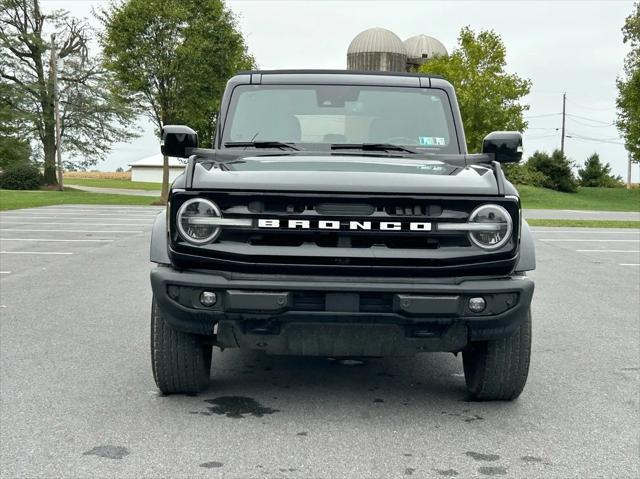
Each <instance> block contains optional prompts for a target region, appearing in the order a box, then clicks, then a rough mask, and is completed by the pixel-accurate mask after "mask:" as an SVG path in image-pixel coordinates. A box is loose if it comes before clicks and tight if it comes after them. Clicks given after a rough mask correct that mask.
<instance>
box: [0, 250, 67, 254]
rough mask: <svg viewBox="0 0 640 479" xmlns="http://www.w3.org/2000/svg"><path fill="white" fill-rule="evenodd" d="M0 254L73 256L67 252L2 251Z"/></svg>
mask: <svg viewBox="0 0 640 479" xmlns="http://www.w3.org/2000/svg"><path fill="white" fill-rule="evenodd" d="M0 254H73V253H69V252H67V251H64V252H61V251H0Z"/></svg>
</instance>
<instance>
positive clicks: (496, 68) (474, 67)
mask: <svg viewBox="0 0 640 479" xmlns="http://www.w3.org/2000/svg"><path fill="white" fill-rule="evenodd" d="M506 52H507V50H506V47H505V45H504V43H503V42H502V39H501V38H500V36H499V35H498V34H497V33H495V32H494V31H492V30H483V31H481V32H480V33H478V34H476V33H474V32H473V31H472V30H471V29H470V28H469V27H464V28H463V29H462V30H461V32H460V35H459V36H458V46H457V47H456V48H455V50H453V52H452V53H451V55H449V56H446V57H434V58H430V59H429V60H427V61H426V62H425V63H424V64H423V65H422V66H421V67H420V71H423V72H427V73H434V74H438V75H442V76H443V77H444V78H446V79H447V80H448V81H450V82H451V83H452V84H453V86H454V87H455V88H456V95H457V97H458V103H459V104H460V111H461V113H462V120H463V122H464V130H465V134H466V137H467V147H468V149H469V151H470V152H477V151H479V150H480V148H481V147H482V139H483V138H484V137H485V136H486V135H487V134H488V133H491V132H492V131H496V130H515V131H524V129H525V128H526V126H527V123H526V122H525V121H524V119H523V117H522V115H523V112H525V111H526V110H528V109H529V106H528V105H523V104H521V103H520V100H521V99H522V97H524V96H525V95H527V94H528V93H529V90H530V88H531V81H530V80H527V79H523V78H520V77H519V76H518V75H515V74H510V73H507V72H506V71H505V67H506V64H507V62H506Z"/></svg>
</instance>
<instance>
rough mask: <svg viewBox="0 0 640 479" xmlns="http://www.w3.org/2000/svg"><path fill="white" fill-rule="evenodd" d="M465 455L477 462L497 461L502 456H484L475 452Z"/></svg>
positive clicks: (468, 452)
mask: <svg viewBox="0 0 640 479" xmlns="http://www.w3.org/2000/svg"><path fill="white" fill-rule="evenodd" d="M465 454H466V455H467V456H469V457H470V458H471V459H474V460H476V461H497V460H498V459H500V456H498V455H497V454H482V453H480V452H473V451H467V452H465Z"/></svg>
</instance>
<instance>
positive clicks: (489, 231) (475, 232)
mask: <svg viewBox="0 0 640 479" xmlns="http://www.w3.org/2000/svg"><path fill="white" fill-rule="evenodd" d="M469 223H471V224H473V225H477V226H475V227H474V228H473V229H472V230H470V231H469V239H470V240H471V241H472V242H473V244H475V245H476V246H479V247H480V248H483V249H498V248H500V247H501V246H504V244H505V243H506V242H507V241H509V238H511V233H512V231H513V221H512V220H511V215H510V214H509V212H508V211H507V210H505V209H504V208H503V207H502V206H498V205H482V206H479V207H478V208H476V209H475V210H473V212H472V213H471V216H469Z"/></svg>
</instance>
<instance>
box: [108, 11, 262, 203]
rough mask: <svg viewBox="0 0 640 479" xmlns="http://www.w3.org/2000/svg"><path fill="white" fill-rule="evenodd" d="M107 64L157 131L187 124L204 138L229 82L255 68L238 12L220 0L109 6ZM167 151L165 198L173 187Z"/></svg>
mask: <svg viewBox="0 0 640 479" xmlns="http://www.w3.org/2000/svg"><path fill="white" fill-rule="evenodd" d="M100 18H101V20H102V23H103V25H104V30H105V31H104V35H103V36H102V37H101V43H102V46H103V49H104V56H105V60H104V65H105V67H106V68H107V69H109V70H110V71H112V72H113V73H114V74H115V82H114V83H113V89H114V91H116V92H118V94H119V95H121V96H122V97H123V98H125V99H126V100H127V101H129V102H131V103H132V104H135V105H136V106H137V107H138V108H139V110H140V111H141V112H143V113H144V114H145V115H146V116H148V117H149V118H150V119H151V121H152V122H153V123H154V124H155V126H156V127H157V129H158V131H160V129H161V128H162V127H163V125H167V124H175V123H184V124H189V125H190V126H192V127H193V128H195V129H196V131H197V132H198V136H199V139H200V142H201V144H202V145H203V146H210V145H211V144H212V138H213V131H214V130H215V118H216V112H217V110H218V105H219V104H220V100H221V97H222V93H223V91H224V87H225V84H226V82H227V80H228V79H229V77H231V76H232V75H233V74H234V73H235V72H236V71H237V70H239V69H250V68H252V67H253V65H254V61H253V58H252V57H251V56H250V55H249V54H248V53H247V48H246V46H245V43H244V39H243V37H242V34H241V33H240V32H239V30H238V27H237V24H236V19H235V17H234V16H233V13H232V12H231V11H230V10H228V9H227V8H226V6H225V4H224V2H223V1H221V0H128V1H126V2H124V3H121V4H116V5H112V6H110V7H108V8H107V9H104V10H103V11H102V12H101V15H100ZM168 179H169V164H168V158H167V157H165V158H164V166H163V178H162V199H163V201H166V198H167V192H168Z"/></svg>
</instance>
